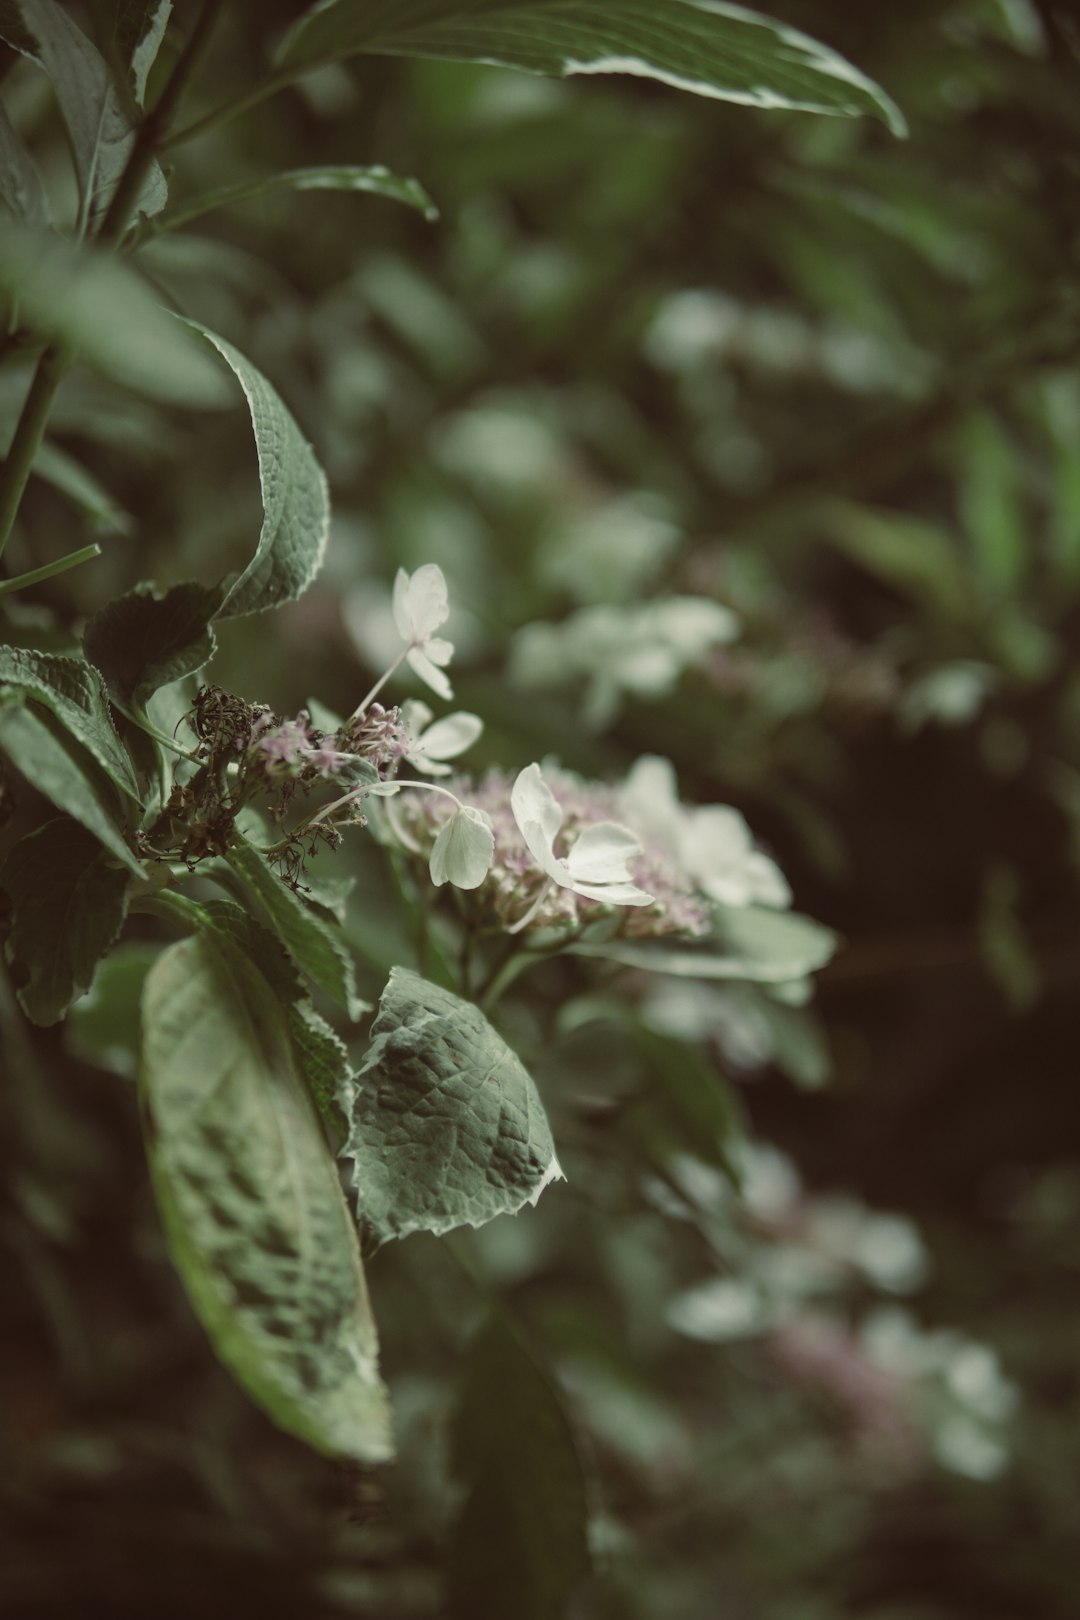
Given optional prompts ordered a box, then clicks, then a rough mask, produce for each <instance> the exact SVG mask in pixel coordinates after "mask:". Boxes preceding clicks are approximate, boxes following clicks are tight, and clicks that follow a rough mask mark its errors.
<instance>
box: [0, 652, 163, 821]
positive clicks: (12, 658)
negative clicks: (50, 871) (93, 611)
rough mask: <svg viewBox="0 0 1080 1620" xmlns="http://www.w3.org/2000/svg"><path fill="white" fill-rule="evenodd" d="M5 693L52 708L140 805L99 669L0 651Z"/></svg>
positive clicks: (0, 684) (58, 657) (50, 656)
mask: <svg viewBox="0 0 1080 1620" xmlns="http://www.w3.org/2000/svg"><path fill="white" fill-rule="evenodd" d="M5 692H7V693H12V692H14V693H17V694H21V695H23V696H26V697H31V698H34V699H36V701H37V702H38V703H43V704H44V705H45V706H46V708H49V709H51V710H52V712H53V713H54V714H55V715H56V718H57V719H58V720H60V721H61V722H62V723H63V725H64V727H65V729H66V730H67V731H69V732H70V733H71V735H72V736H73V737H74V738H75V739H76V741H77V742H80V743H82V745H83V747H84V748H87V749H89V751H90V753H91V754H93V756H94V758H95V759H96V760H97V762H98V764H99V765H100V766H101V767H102V769H103V770H104V771H105V772H106V774H107V775H108V776H109V777H110V778H111V779H112V781H113V782H115V783H116V786H117V787H118V788H120V789H121V791H122V792H124V793H126V794H127V795H128V797H129V798H131V799H134V800H135V801H136V803H138V802H139V785H138V783H137V782H136V780H135V773H134V771H133V770H132V768H131V761H130V759H129V758H128V756H127V753H126V752H125V749H124V745H123V743H122V742H121V741H120V738H119V736H118V735H117V731H116V727H115V726H114V725H113V721H112V715H111V714H110V712H109V700H108V697H107V695H106V691H105V683H104V681H103V680H102V678H101V676H100V675H99V673H98V671H97V670H96V669H93V668H92V667H91V666H90V665H89V664H85V663H83V662H82V660H81V659H77V658H65V657H64V656H63V655H62V654H60V653H40V652H34V651H32V650H30V649H26V648H22V647H2V646H0V695H3V694H4V693H5ZM62 808H63V806H61V809H62Z"/></svg>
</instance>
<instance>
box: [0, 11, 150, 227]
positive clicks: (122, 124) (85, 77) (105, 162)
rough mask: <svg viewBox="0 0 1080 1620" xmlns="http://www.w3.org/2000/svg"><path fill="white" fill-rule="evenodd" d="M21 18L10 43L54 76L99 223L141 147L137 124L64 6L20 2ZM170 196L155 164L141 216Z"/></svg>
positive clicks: (83, 186) (90, 210) (91, 211)
mask: <svg viewBox="0 0 1080 1620" xmlns="http://www.w3.org/2000/svg"><path fill="white" fill-rule="evenodd" d="M19 13H20V16H21V21H22V24H23V27H22V29H21V30H20V31H19V35H18V37H13V36H12V35H8V34H7V32H6V31H4V34H5V37H6V38H8V41H9V43H10V44H12V45H14V46H15V49H16V50H20V51H22V52H23V53H24V54H25V55H27V56H30V57H32V58H33V59H34V60H35V61H37V62H38V63H40V65H41V66H42V67H43V68H44V70H45V72H46V73H47V74H48V76H49V79H50V80H51V82H52V87H53V90H54V92H55V94H56V99H57V102H58V103H59V106H60V111H61V113H62V114H63V118H64V123H65V124H66V125H67V130H68V135H69V137H70V140H71V149H72V152H73V154H74V157H75V168H76V171H77V172H78V176H79V189H80V191H81V193H82V196H83V199H84V205H85V207H86V210H87V217H88V218H89V219H91V220H95V219H98V218H100V216H101V215H102V214H104V212H105V210H106V209H107V207H108V205H109V202H110V201H111V199H112V195H113V193H114V192H115V190H116V188H117V186H118V185H119V183H120V176H121V175H122V174H123V172H124V169H125V167H126V165H127V161H128V158H129V157H130V155H131V150H132V147H133V146H134V144H135V132H134V129H133V127H132V124H131V121H130V119H129V118H128V116H127V114H126V112H125V111H124V107H123V105H122V103H121V101H120V98H119V97H118V95H117V93H116V90H115V88H114V86H113V84H112V80H111V78H110V75H109V69H108V66H107V65H106V62H105V60H104V58H103V57H102V56H101V54H100V52H99V51H98V49H97V47H96V46H95V45H94V44H93V43H92V42H91V41H90V40H89V39H88V38H87V37H86V35H85V34H84V33H83V32H82V30H81V29H80V28H79V27H78V26H77V25H76V24H75V23H74V22H73V21H72V19H71V17H70V16H69V14H68V12H67V10H66V9H65V8H64V7H63V6H61V5H58V4H57V3H56V0H19ZM0 29H2V23H0ZM167 195H168V188H167V187H166V185H165V176H164V174H163V173H162V172H161V166H160V164H158V163H156V162H155V163H152V164H151V167H150V170H149V173H148V174H147V177H146V180H145V181H144V183H143V187H142V190H141V192H140V193H139V199H138V202H137V204H136V209H135V212H137V213H144V214H156V213H158V212H159V211H160V210H161V209H162V208H164V206H165V200H166V197H167Z"/></svg>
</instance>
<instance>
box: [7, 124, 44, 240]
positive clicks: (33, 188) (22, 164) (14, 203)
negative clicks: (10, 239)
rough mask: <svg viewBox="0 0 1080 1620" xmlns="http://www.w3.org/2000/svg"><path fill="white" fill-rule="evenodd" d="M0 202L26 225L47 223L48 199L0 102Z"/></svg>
mask: <svg viewBox="0 0 1080 1620" xmlns="http://www.w3.org/2000/svg"><path fill="white" fill-rule="evenodd" d="M0 203H3V204H4V206H5V208H8V209H10V210H11V212H12V213H13V214H14V215H15V218H16V219H21V220H24V221H25V222H26V224H27V225H48V223H49V199H48V197H47V196H46V194H45V187H44V186H43V185H42V183H41V176H40V175H39V174H38V172H37V167H36V165H35V163H34V160H33V158H32V157H31V156H30V154H29V152H28V151H27V150H26V147H25V146H24V145H23V143H22V141H21V140H20V139H19V137H18V135H17V134H16V132H15V130H14V129H13V127H12V124H11V120H10V119H9V118H8V115H7V113H6V112H5V111H4V109H3V107H2V106H0Z"/></svg>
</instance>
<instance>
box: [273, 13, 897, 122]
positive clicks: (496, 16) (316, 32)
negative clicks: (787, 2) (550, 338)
mask: <svg viewBox="0 0 1080 1620" xmlns="http://www.w3.org/2000/svg"><path fill="white" fill-rule="evenodd" d="M356 51H370V52H375V53H379V54H385V55H389V56H443V57H449V58H451V59H453V60H455V61H459V62H490V63H492V64H497V65H499V66H503V67H510V68H520V69H522V70H524V71H525V72H527V73H547V74H553V75H556V76H560V77H568V76H569V75H571V74H575V73H630V74H634V75H637V76H638V77H640V78H646V79H656V80H659V81H660V82H661V83H663V84H669V85H672V86H674V88H675V89H677V90H690V91H692V92H694V93H695V94H696V95H701V96H712V97H714V98H715V99H717V100H719V101H734V102H739V103H741V104H743V105H744V106H750V107H772V108H775V107H789V108H795V109H799V110H801V111H804V112H816V113H838V114H841V115H844V116H847V117H852V116H855V115H857V114H859V113H871V114H873V115H874V116H875V117H877V118H881V119H883V120H884V121H885V123H887V124H888V126H889V128H890V129H891V130H892V131H893V133H894V134H896V135H903V134H904V133H906V127H905V124H904V118H903V114H902V113H901V112H900V109H899V108H898V107H897V105H896V103H895V102H894V101H892V99H891V98H890V97H889V96H888V95H886V93H885V91H884V90H882V89H881V87H880V86H879V85H876V84H875V83H874V82H873V80H871V79H868V78H867V77H866V76H865V74H863V73H860V72H859V70H858V68H855V67H853V66H852V65H851V63H850V62H848V61H845V59H844V58H843V57H842V56H838V55H837V53H836V52H835V51H832V50H830V49H829V48H828V46H825V45H821V44H819V43H818V41H817V40H815V39H811V38H810V37H809V36H808V35H806V34H802V33H800V32H799V31H798V30H797V29H795V28H789V27H788V26H787V25H786V24H785V23H781V22H774V21H773V19H772V18H771V17H764V16H762V15H761V13H760V12H756V11H748V10H746V9H745V8H744V7H742V6H733V5H725V4H722V3H721V0H605V3H604V4H602V5H598V4H596V0H494V3H492V0H381V3H379V0H376V3H374V4H373V3H371V0H320V3H319V4H318V5H314V6H312V7H311V8H310V9H309V10H308V11H307V12H306V13H305V14H304V16H302V17H301V18H300V20H299V22H297V23H296V24H295V25H294V26H293V28H292V29H291V31H290V32H289V34H288V35H287V37H286V39H285V42H284V44H283V46H282V49H281V53H280V60H281V62H282V64H283V65H284V66H287V67H294V68H300V67H314V66H316V65H318V64H320V63H323V62H329V61H333V60H334V59H335V58H337V57H341V56H348V55H351V54H352V53H353V52H356Z"/></svg>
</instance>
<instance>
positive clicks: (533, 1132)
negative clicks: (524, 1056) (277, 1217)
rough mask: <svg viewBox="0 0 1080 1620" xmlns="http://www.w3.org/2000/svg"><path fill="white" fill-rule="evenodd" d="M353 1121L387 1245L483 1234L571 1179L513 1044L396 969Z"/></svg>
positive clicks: (372, 1214)
mask: <svg viewBox="0 0 1080 1620" xmlns="http://www.w3.org/2000/svg"><path fill="white" fill-rule="evenodd" d="M350 1115H351V1132H350V1136H349V1140H348V1142H347V1143H346V1146H345V1149H344V1152H345V1154H346V1155H348V1156H349V1157H350V1158H352V1159H354V1160H355V1171H354V1181H355V1185H356V1193H357V1206H358V1210H359V1213H360V1215H361V1217H362V1218H363V1219H364V1220H367V1221H369V1222H370V1223H371V1225H372V1226H373V1227H374V1229H375V1231H376V1232H377V1233H378V1234H379V1235H380V1237H384V1238H391V1237H405V1236H406V1235H407V1234H408V1233H409V1232H418V1231H425V1232H448V1231H450V1230H451V1229H452V1228H453V1227H456V1226H465V1225H469V1226H482V1225H483V1224H484V1222H485V1221H490V1220H491V1219H492V1218H493V1217H494V1216H496V1215H504V1214H506V1215H509V1214H515V1213H516V1212H517V1211H518V1210H519V1209H521V1208H522V1206H523V1205H524V1204H526V1203H535V1202H536V1200H537V1199H538V1198H539V1196H540V1194H541V1193H542V1192H543V1190H544V1188H545V1187H546V1186H547V1185H548V1184H549V1182H551V1181H553V1180H555V1179H557V1178H560V1177H561V1176H562V1171H561V1170H560V1168H559V1163H558V1160H557V1159H556V1157H555V1148H554V1144H553V1142H552V1140H551V1131H550V1128H549V1126H548V1122H547V1116H546V1114H545V1113H544V1108H543V1104H542V1103H541V1101H540V1097H539V1094H538V1092H537V1090H536V1087H535V1086H534V1084H533V1082H532V1080H531V1079H530V1077H529V1075H528V1074H527V1073H526V1071H525V1069H524V1068H523V1067H522V1065H521V1063H520V1061H519V1059H518V1058H517V1057H516V1056H515V1055H514V1053H513V1052H512V1051H511V1050H510V1048H509V1047H508V1046H507V1044H506V1042H505V1041H504V1040H503V1038H502V1036H501V1035H500V1034H499V1033H498V1031H497V1030H495V1029H493V1028H492V1026H491V1025H490V1024H489V1023H488V1021H487V1019H486V1018H485V1017H484V1015H483V1013H482V1012H481V1011H480V1009H479V1008H478V1007H475V1006H473V1004H472V1003H471V1002H469V1001H463V1000H462V999H461V998H460V996H455V995H453V994H451V992H450V991H449V990H442V989H440V988H439V986H438V985H434V984H429V983H428V982H427V981H426V980H424V979H422V978H420V977H419V975H418V974H416V973H411V972H409V971H408V970H407V969H405V968H400V967H395V968H393V969H391V972H390V979H389V982H388V984H387V986H386V989H385V990H384V991H383V994H382V998H381V1000H380V1002H379V1011H378V1015H377V1017H376V1019H375V1023H374V1025H373V1026H372V1031H371V1045H370V1046H369V1048H368V1051H367V1053H366V1055H365V1057H364V1061H363V1064H362V1065H361V1068H360V1071H359V1073H358V1074H357V1076H356V1085H355V1088H354V1095H353V1097H352V1099H351V1108H350Z"/></svg>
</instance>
